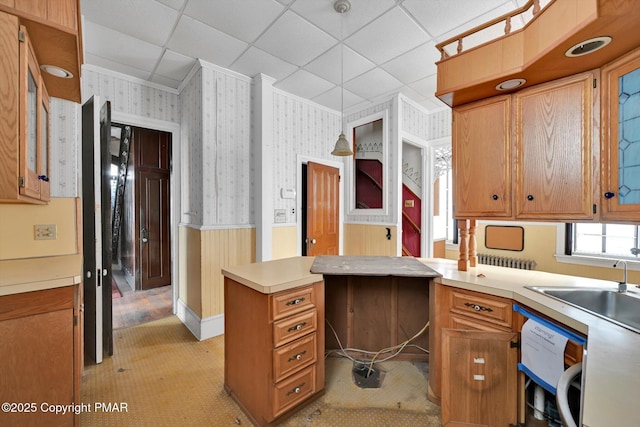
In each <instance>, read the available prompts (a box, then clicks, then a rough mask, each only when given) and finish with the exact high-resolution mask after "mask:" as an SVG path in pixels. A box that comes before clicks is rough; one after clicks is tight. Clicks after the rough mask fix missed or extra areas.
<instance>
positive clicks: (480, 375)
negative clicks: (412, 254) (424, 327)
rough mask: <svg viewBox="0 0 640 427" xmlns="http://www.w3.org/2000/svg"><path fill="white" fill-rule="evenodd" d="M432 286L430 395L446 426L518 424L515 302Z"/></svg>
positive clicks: (462, 290)
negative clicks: (434, 314) (434, 313)
mask: <svg viewBox="0 0 640 427" xmlns="http://www.w3.org/2000/svg"><path fill="white" fill-rule="evenodd" d="M432 286H435V288H434V291H435V297H436V299H435V304H436V306H437V307H438V314H437V318H436V319H435V322H434V323H435V325H432V326H435V328H434V329H435V330H433V331H432V332H431V333H432V334H433V336H434V342H432V343H431V342H430V346H431V345H434V347H432V348H433V350H432V352H431V357H430V367H431V369H430V373H431V377H430V394H438V396H439V397H440V404H441V421H442V425H443V426H456V425H491V426H508V425H510V424H514V425H515V424H516V421H517V416H518V407H517V399H516V398H515V396H517V390H518V372H517V363H518V349H517V347H516V346H515V345H514V344H515V343H516V342H517V340H518V334H517V333H515V332H514V331H513V329H512V319H513V312H512V308H511V300H510V299H507V298H501V297H495V296H492V295H487V294H483V293H479V292H473V291H468V290H464V289H457V288H452V287H448V286H442V285H437V284H436V285H432ZM434 373H435V374H436V375H435V377H434V375H433V374H434ZM436 382H439V384H436ZM430 397H433V396H430Z"/></svg>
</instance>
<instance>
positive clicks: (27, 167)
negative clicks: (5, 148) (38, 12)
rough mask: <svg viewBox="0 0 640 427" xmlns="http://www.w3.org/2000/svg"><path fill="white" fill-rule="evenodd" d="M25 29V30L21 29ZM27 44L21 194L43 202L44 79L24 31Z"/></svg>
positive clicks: (23, 47) (22, 53)
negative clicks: (41, 171)
mask: <svg viewBox="0 0 640 427" xmlns="http://www.w3.org/2000/svg"><path fill="white" fill-rule="evenodd" d="M21 29H24V27H21ZM22 33H23V34H24V41H23V42H21V43H20V68H21V70H25V72H24V73H21V76H20V78H21V79H22V81H21V82H20V92H21V96H20V103H21V105H20V129H21V131H20V170H19V174H20V176H19V178H18V181H19V183H18V185H19V186H20V194H22V195H24V196H28V197H32V198H34V199H40V179H39V178H38V172H39V162H40V160H39V158H38V157H39V155H40V153H39V151H40V152H41V148H40V147H39V145H40V144H39V141H40V138H41V131H40V125H39V124H40V120H39V118H40V114H41V113H40V104H41V102H42V93H41V92H42V91H41V86H42V80H41V78H40V70H39V68H38V61H37V60H36V56H35V53H34V52H33V48H32V47H31V43H30V42H29V37H28V35H27V33H26V31H24V30H23V32H22Z"/></svg>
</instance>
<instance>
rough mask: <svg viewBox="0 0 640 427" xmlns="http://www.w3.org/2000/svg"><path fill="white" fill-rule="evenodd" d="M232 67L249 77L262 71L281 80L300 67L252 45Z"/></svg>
mask: <svg viewBox="0 0 640 427" xmlns="http://www.w3.org/2000/svg"><path fill="white" fill-rule="evenodd" d="M231 69H232V70H233V71H236V72H238V73H240V74H244V75H245V76H249V77H254V76H256V75H257V74H260V73H262V74H266V75H267V76H269V77H273V78H274V79H276V80H280V79H283V78H285V77H287V76H288V75H290V74H292V73H293V72H294V71H296V70H297V69H298V67H296V66H295V65H293V64H289V63H288V62H286V61H283V60H282V59H280V58H276V57H275V56H273V55H269V54H268V53H267V52H265V51H263V50H260V49H258V48H257V47H255V46H251V47H250V48H249V49H247V50H246V51H245V52H244V53H243V54H242V56H240V58H238V60H237V61H235V62H234V63H233V64H231Z"/></svg>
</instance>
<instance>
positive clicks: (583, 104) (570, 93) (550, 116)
mask: <svg viewBox="0 0 640 427" xmlns="http://www.w3.org/2000/svg"><path fill="white" fill-rule="evenodd" d="M596 77H597V71H592V72H586V73H581V74H577V75H574V76H571V77H568V78H564V79H560V80H556V81H553V82H550V83H545V84H541V85H538V86H534V87H531V88H529V89H523V90H521V91H519V92H517V93H516V94H515V95H513V96H514V110H515V153H516V160H515V184H516V191H515V199H514V208H515V218H516V219H551V220H592V219H594V212H593V211H594V205H593V195H594V189H593V188H594V187H593V182H594V171H593V165H594V161H593V157H594V150H593V147H594V144H593V134H594V132H593V126H594V118H593V117H594V111H595V112H599V109H598V106H597V101H598V99H599V97H598V96H597V93H598V92H597V89H595V88H594V81H595V79H596ZM594 104H596V105H595V108H594ZM595 122H596V123H597V120H596V121H595ZM596 135H597V133H596ZM595 176H597V174H596V175H595Z"/></svg>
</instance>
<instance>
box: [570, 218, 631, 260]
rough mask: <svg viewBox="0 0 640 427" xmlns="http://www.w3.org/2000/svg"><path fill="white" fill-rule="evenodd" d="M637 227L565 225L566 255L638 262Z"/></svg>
mask: <svg viewBox="0 0 640 427" xmlns="http://www.w3.org/2000/svg"><path fill="white" fill-rule="evenodd" d="M638 228H639V227H638V226H637V225H628V224H596V223H588V224H581V223H578V224H567V232H566V236H567V237H568V238H567V242H566V254H567V255H583V256H592V257H604V258H626V259H632V260H638V259H639V257H638V251H637V248H638V247H639V246H640V245H639V244H638V243H639V242H638V240H639V230H638Z"/></svg>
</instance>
